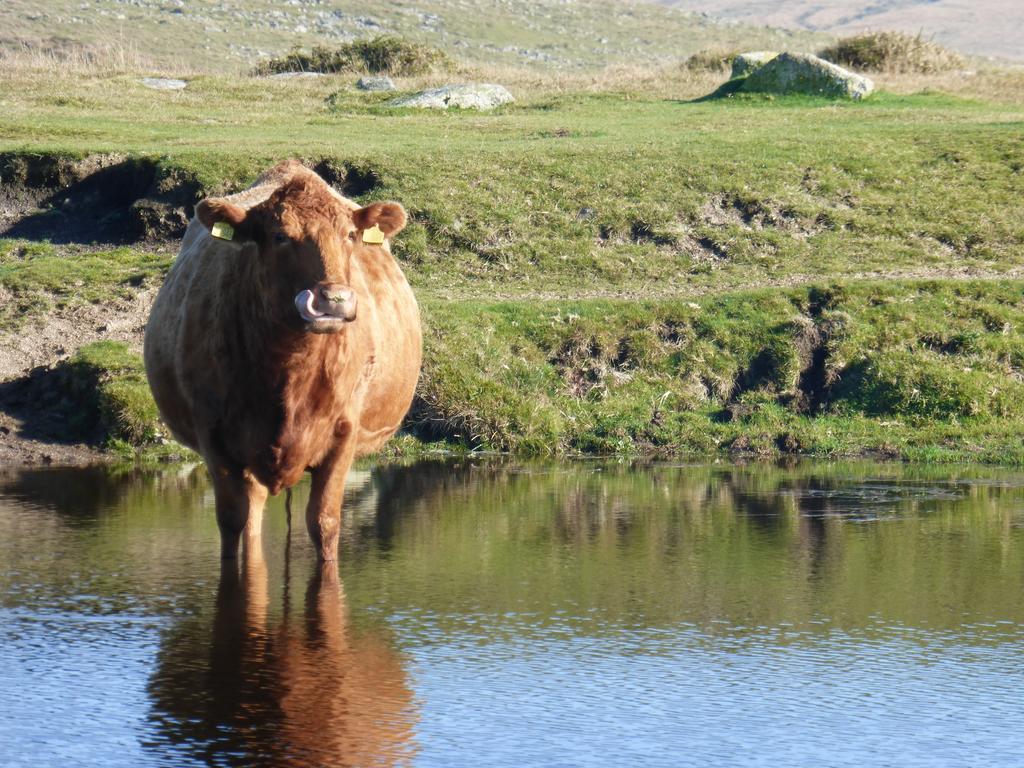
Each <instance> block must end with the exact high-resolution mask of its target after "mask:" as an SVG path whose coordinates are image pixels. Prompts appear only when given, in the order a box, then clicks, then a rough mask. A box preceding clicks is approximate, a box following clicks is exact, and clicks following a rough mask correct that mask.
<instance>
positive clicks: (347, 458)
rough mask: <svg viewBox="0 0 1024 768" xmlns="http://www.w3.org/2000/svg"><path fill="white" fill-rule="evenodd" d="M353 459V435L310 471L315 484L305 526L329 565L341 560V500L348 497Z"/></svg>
mask: <svg viewBox="0 0 1024 768" xmlns="http://www.w3.org/2000/svg"><path fill="white" fill-rule="evenodd" d="M354 458H355V438H354V436H353V434H352V433H351V432H350V433H349V435H348V436H347V438H346V439H344V440H342V441H341V443H340V444H339V445H338V447H337V448H336V449H335V450H333V451H332V452H331V453H329V454H328V455H327V458H325V459H324V461H323V462H322V463H321V464H320V466H318V467H314V468H313V470H312V472H311V474H312V476H313V482H312V486H311V488H310V494H309V505H308V506H307V507H306V527H307V528H308V529H309V535H310V537H311V538H312V539H313V544H314V546H315V547H316V548H317V555H318V556H319V558H320V560H321V562H325V563H329V562H332V561H334V560H336V559H337V557H338V534H339V532H340V529H341V500H342V498H343V496H344V494H345V478H346V477H347V476H348V471H349V469H351V467H352V460H353V459H354Z"/></svg>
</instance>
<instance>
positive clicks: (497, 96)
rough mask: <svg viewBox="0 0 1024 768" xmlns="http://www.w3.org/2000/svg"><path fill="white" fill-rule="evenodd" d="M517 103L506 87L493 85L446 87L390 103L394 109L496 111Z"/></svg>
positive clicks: (432, 89)
mask: <svg viewBox="0 0 1024 768" xmlns="http://www.w3.org/2000/svg"><path fill="white" fill-rule="evenodd" d="M512 101H515V99H514V98H512V94H511V93H509V92H508V91H507V90H506V89H505V88H504V87H502V86H500V85H494V84H492V83H480V84H479V85H446V86H444V87H442V88H431V89H429V90H426V91H420V92H419V93H414V94H413V95H412V96H404V97H402V98H398V99H394V100H393V101H389V102H388V104H389V105H390V106H392V107H417V108H420V109H448V108H449V107H459V108H460V109H494V108H495V107H498V106H501V105H502V104H508V103H509V102H512Z"/></svg>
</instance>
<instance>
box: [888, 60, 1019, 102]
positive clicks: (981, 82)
mask: <svg viewBox="0 0 1024 768" xmlns="http://www.w3.org/2000/svg"><path fill="white" fill-rule="evenodd" d="M873 79H874V80H875V83H876V85H877V86H878V87H879V88H880V89H882V90H884V91H889V92H890V93H898V94H911V93H921V92H922V91H937V92H941V93H949V94H952V95H954V96H961V97H963V98H968V99H979V100H981V101H988V102H992V103H994V104H1013V105H1018V106H1024V68H1012V69H1010V68H1000V67H982V68H979V69H976V70H973V69H972V70H959V71H956V72H941V73H936V74H920V73H918V74H907V73H892V72H887V73H880V74H877V75H873Z"/></svg>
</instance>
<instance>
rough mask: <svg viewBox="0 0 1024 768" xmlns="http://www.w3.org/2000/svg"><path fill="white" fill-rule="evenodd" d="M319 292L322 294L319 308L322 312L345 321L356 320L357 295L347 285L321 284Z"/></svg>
mask: <svg viewBox="0 0 1024 768" xmlns="http://www.w3.org/2000/svg"><path fill="white" fill-rule="evenodd" d="M317 292H318V293H319V294H320V300H319V301H317V306H318V308H319V309H320V311H321V312H323V313H325V314H328V315H332V316H334V317H340V318H342V319H343V320H355V319H356V294H355V292H354V291H353V290H352V289H351V288H349V287H348V286H347V285H342V284H341V283H320V284H319V285H318V286H317Z"/></svg>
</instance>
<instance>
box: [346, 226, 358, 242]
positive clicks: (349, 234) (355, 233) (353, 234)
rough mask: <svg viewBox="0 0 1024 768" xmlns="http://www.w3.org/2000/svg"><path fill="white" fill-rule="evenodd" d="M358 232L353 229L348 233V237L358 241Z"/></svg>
mask: <svg viewBox="0 0 1024 768" xmlns="http://www.w3.org/2000/svg"><path fill="white" fill-rule="evenodd" d="M358 234H359V233H358V232H357V231H356V230H354V229H353V230H352V231H351V232H349V233H348V239H349V240H351V241H352V242H353V243H354V242H355V241H356V235H358Z"/></svg>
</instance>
